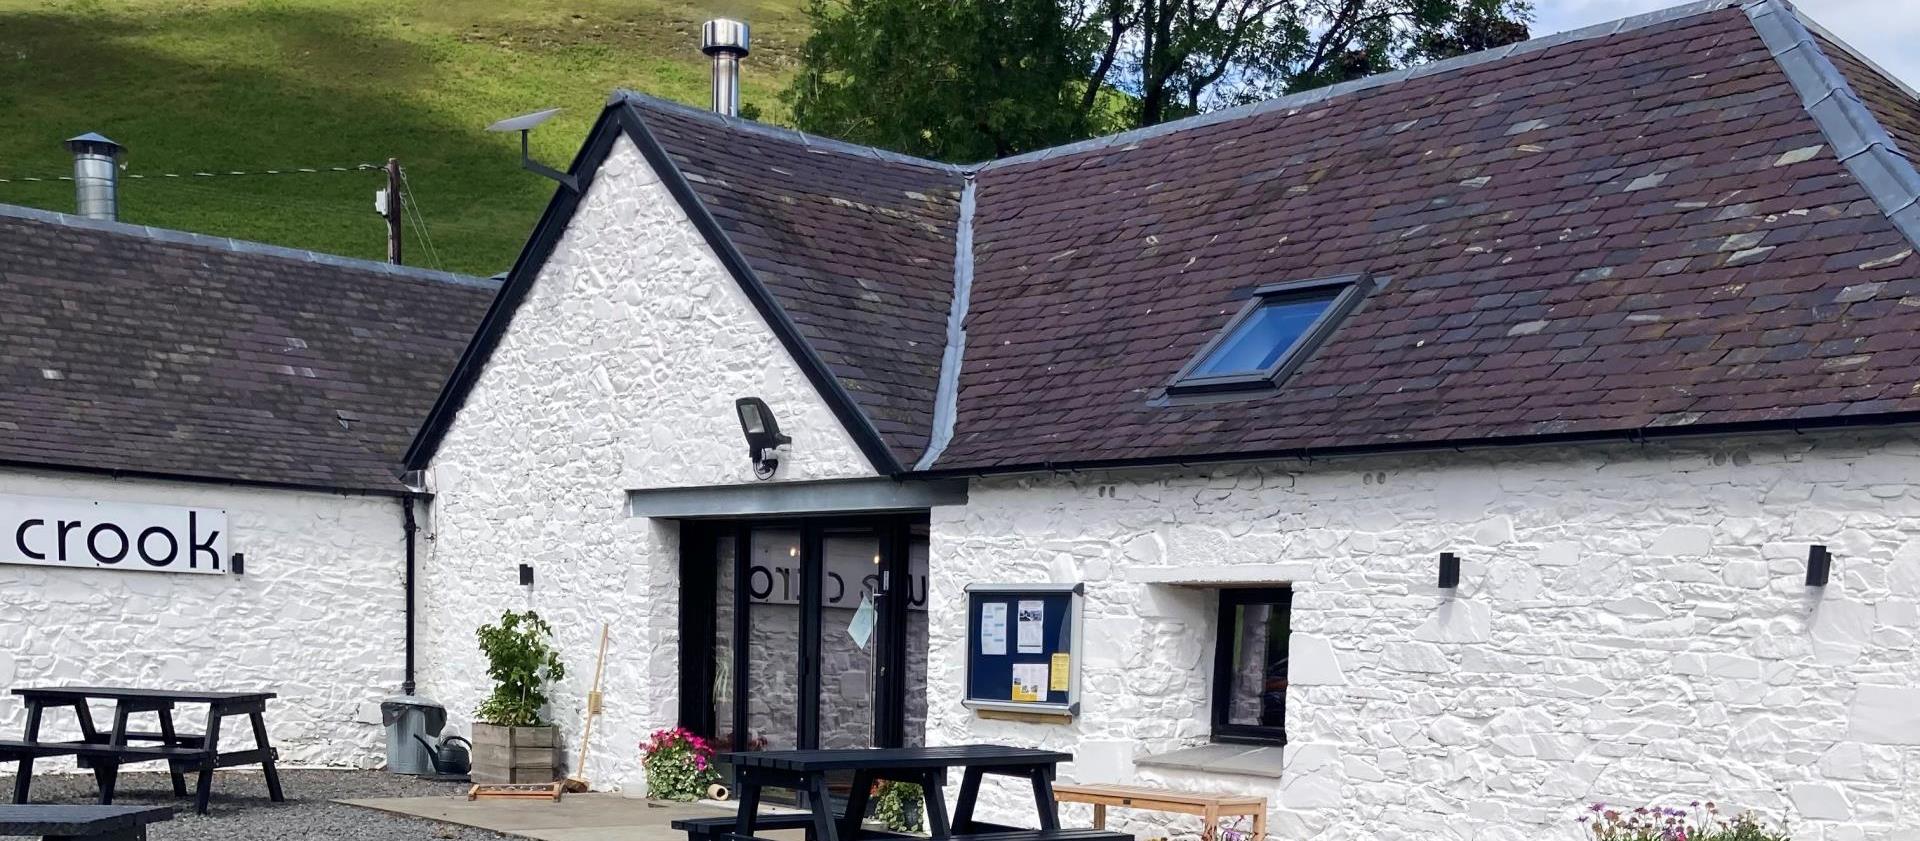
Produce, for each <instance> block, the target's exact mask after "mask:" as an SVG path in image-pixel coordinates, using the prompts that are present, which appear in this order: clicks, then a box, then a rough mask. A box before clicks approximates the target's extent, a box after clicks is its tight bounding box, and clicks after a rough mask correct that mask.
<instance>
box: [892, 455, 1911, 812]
mask: <svg viewBox="0 0 1920 841" xmlns="http://www.w3.org/2000/svg"><path fill="white" fill-rule="evenodd" d="M1916 476H1920V442H1917V441H1916V439H1915V438H1914V437H1913V436H1910V435H1884V436H1851V435H1845V436H1843V435H1818V436H1815V435H1808V436H1804V437H1795V438H1790V439H1787V438H1773V439H1745V440H1735V441H1726V442H1721V444H1719V445H1717V446H1713V445H1705V444H1698V445H1662V446H1644V447H1626V446H1621V447H1593V448H1584V449H1526V450H1512V451H1508V452H1505V453H1485V454H1455V455H1447V456H1407V457H1397V458H1378V459H1366V460H1340V461H1328V462H1321V463H1318V464H1311V465H1307V464H1289V465H1280V466H1271V467H1261V468H1257V469H1256V468H1246V467H1241V468H1221V469H1218V470H1211V471H1203V472H1195V471H1185V472H1180V473H1174V472H1171V471H1165V472H1160V473H1151V472H1136V473H1129V474H1105V475H1092V474H1089V475H1076V476H1071V477H1056V478H1025V479H1011V478H1008V479H993V480H981V481H976V482H975V484H974V487H973V490H972V495H971V498H970V501H969V504H968V505H967V506H966V507H964V508H951V509H944V508H943V509H935V511H934V513H933V547H932V552H933V558H934V560H933V576H932V579H933V582H934V586H935V588H936V591H935V594H934V598H933V608H934V612H933V615H932V626H933V640H932V646H933V650H932V653H931V662H932V668H933V673H932V678H931V686H930V689H929V692H930V694H931V696H932V698H933V702H932V710H931V712H930V716H931V724H930V741H932V742H935V743H964V742H973V741H982V740H985V741H1005V742H1012V743H1020V744H1038V745H1047V746H1055V747H1060V748H1066V749H1069V750H1073V751H1075V752H1077V754H1078V755H1079V759H1080V761H1079V762H1077V763H1075V764H1074V765H1073V766H1070V767H1069V768H1067V769H1066V771H1065V773H1064V774H1063V778H1069V779H1078V780H1080V781H1103V782H1104V781H1145V782H1149V783H1153V784H1164V785H1170V786H1178V787H1184V788H1190V789H1202V790H1229V791H1247V792H1257V793H1260V794H1264V795H1265V796H1267V797H1268V798H1269V799H1270V801H1271V804H1272V807H1273V809H1272V811H1273V817H1274V820H1275V823H1274V824H1273V825H1272V831H1274V832H1276V833H1277V837H1280V838H1287V839H1303V838H1331V839H1345V838H1409V839H1414V838H1418V839H1432V838H1462V839H1464V838H1476V839H1521V838H1527V839H1532V838H1546V837H1566V838H1575V837H1579V834H1578V833H1577V832H1576V831H1575V829H1574V826H1573V824H1572V817H1573V815H1574V814H1575V813H1576V811H1577V810H1578V809H1579V808H1580V807H1581V806H1582V804H1585V803H1588V802H1590V801H1594V800H1602V801H1607V802H1609V803H1621V804H1627V805H1629V806H1631V805H1634V804H1636V803H1641V802H1645V801H1648V800H1652V799H1655V798H1659V799H1662V800H1664V801H1666V802H1668V803H1669V804H1670V805H1672V804H1678V805H1684V804H1686V803H1687V802H1688V801H1691V800H1694V799H1708V798H1712V799H1716V800H1718V801H1719V802H1720V803H1722V804H1730V805H1734V806H1740V807H1751V808H1757V809H1762V810H1765V811H1766V812H1768V813H1769V814H1771V815H1774V816H1776V817H1781V816H1784V817H1790V818H1791V820H1792V823H1793V825H1794V827H1795V828H1796V830H1795V831H1796V834H1795V837H1796V838H1799V839H1817V838H1825V839H1834V840H1835V841H1839V839H1894V838H1905V839H1911V838H1915V837H1920V836H1916V832H1920V830H1916V827H1920V661H1917V660H1916V657H1915V638H1916V633H1920V488H1917V486H1916V484H1915V481H1914V480H1915V477H1916ZM1812 543H1825V544H1827V545H1828V546H1830V547H1831V548H1832V551H1833V553H1834V556H1835V561H1834V573H1833V580H1832V584H1831V585H1830V586H1828V587H1827V588H1825V589H1824V590H1816V589H1809V588H1807V587H1806V586H1804V577H1805V566H1806V556H1807V548H1808V545H1809V544H1812ZM1441 551H1453V552H1457V553H1459V554H1460V555H1461V557H1462V558H1463V559H1464V561H1465V569H1464V573H1463V577H1462V582H1461V586H1460V588H1459V590H1458V592H1457V593H1456V594H1445V593H1443V592H1442V591H1440V590H1438V589H1437V588H1436V586H1435V583H1434V580H1435V576H1436V571H1437V556H1438V555H1439V553H1440V552H1441ZM1176 568H1179V569H1178V571H1175V569H1176ZM1167 578H1189V579H1192V578H1200V579H1222V580H1226V579H1235V578H1240V579H1245V580H1253V581H1291V582H1293V586H1294V588H1295V594H1294V597H1293V610H1294V614H1293V628H1294V636H1293V638H1292V645H1291V669H1290V671H1291V687H1290V689H1289V696H1288V703H1287V716H1288V730H1289V733H1290V738H1291V743H1290V744H1289V745H1288V747H1287V748H1286V759H1287V767H1286V769H1285V775H1284V777H1283V778H1282V779H1280V780H1277V781H1276V780H1271V779H1261V778H1256V777H1248V776H1236V775H1230V774H1219V773H1207V774H1202V773H1192V772H1172V771H1153V770H1150V769H1148V768H1145V767H1141V768H1134V767H1133V766H1132V764H1131V760H1132V759H1134V758H1138V757H1140V756H1144V755H1148V754H1154V753H1158V752H1163V751H1167V750H1171V749H1174V748H1179V747H1183V746H1190V745H1196V744H1200V743H1203V742H1205V741H1206V739H1207V735H1208V721H1207V715H1208V693H1209V683H1208V677H1209V672H1210V670H1211V663H1212V660H1211V656H1212V649H1213V643H1212V640H1213V630H1214V626H1213V623H1214V622H1215V621H1216V619H1215V616H1214V614H1215V613H1216V612H1217V611H1216V600H1215V594H1214V593H1213V592H1212V591H1209V590H1201V589H1194V588H1188V587H1180V586H1172V585H1168V584H1150V583H1143V582H1145V581H1148V580H1154V579H1159V580H1165V579H1167ZM1008 581H1011V582H1029V581H1084V582H1086V585H1087V596H1086V611H1087V618H1086V629H1087V636H1088V637H1089V638H1088V640H1087V641H1086V648H1085V661H1084V665H1085V669H1086V672H1085V676H1084V680H1085V684H1084V704H1085V711H1084V714H1083V715H1082V716H1081V717H1080V719H1079V720H1078V721H1077V722H1076V723H1075V724H1073V725H1071V726H1057V725H1038V724H1025V723H1013V722H1002V721H988V720H982V719H977V718H975V717H974V716H973V715H972V714H971V713H970V712H969V711H967V710H965V709H964V708H962V707H961V706H960V704H959V703H958V699H959V697H960V694H961V665H962V663H961V660H962V652H963V651H964V645H963V636H962V635H963V634H964V627H965V623H964V621H963V614H962V613H961V611H962V609H963V604H964V602H963V599H962V593H961V591H960V588H961V587H963V586H964V585H965V584H967V583H968V582H1008ZM991 796H992V798H993V800H992V803H993V805H994V807H995V808H994V809H993V810H991V811H992V812H993V813H997V814H999V815H1001V816H1003V817H1009V818H1011V817H1020V816H1023V815H1025V814H1026V813H1029V812H1030V811H1031V806H1030V805H1026V806H1025V808H1024V809H1021V808H1017V807H1016V804H1021V803H1022V801H1021V792H1020V791H1019V790H1018V789H1017V787H1014V786H1005V787H1002V788H1000V789H998V790H996V791H995V792H994V793H993V794H992V795H991ZM1030 802H1031V801H1030V800H1027V801H1025V803H1026V804H1030ZM1074 814H1075V815H1076V817H1077V818H1078V819H1081V820H1084V818H1085V815H1086V812H1085V810H1084V807H1081V808H1078V809H1076V810H1074ZM1126 815H1129V813H1126V812H1125V811H1117V812H1115V817H1116V818H1117V819H1122V820H1125V821H1127V822H1125V823H1122V824H1118V825H1119V826H1121V827H1124V828H1128V829H1133V830H1136V831H1138V832H1139V833H1141V834H1165V833H1166V832H1167V831H1169V829H1171V830H1172V831H1173V832H1175V833H1191V832H1193V831H1195V830H1196V829H1197V824H1195V823H1192V822H1181V821H1177V820H1176V821H1168V822H1161V821H1158V820H1152V819H1147V818H1144V817H1141V816H1139V815H1138V814H1137V813H1136V814H1134V815H1132V816H1131V817H1124V818H1123V817H1122V816H1126ZM1081 825H1084V824H1081Z"/></svg>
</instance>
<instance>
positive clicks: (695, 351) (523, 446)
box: [422, 138, 873, 790]
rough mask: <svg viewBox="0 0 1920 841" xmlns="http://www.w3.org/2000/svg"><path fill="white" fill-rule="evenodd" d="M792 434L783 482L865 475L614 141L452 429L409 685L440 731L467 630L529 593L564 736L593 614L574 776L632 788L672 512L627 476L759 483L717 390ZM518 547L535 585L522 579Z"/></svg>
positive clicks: (469, 695) (748, 312) (628, 150)
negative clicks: (590, 729) (600, 680)
mask: <svg viewBox="0 0 1920 841" xmlns="http://www.w3.org/2000/svg"><path fill="white" fill-rule="evenodd" d="M745 396H758V397H760V398H762V399H764V400H766V402H767V404H768V405H769V406H770V407H771V408H772V410H773V412H774V414H775V415H776V416H777V417H778V419H779V421H780V427H781V430H782V431H783V432H786V433H787V434H789V435H791V436H792V437H793V439H794V443H793V446H792V448H791V449H792V452H791V454H790V455H789V456H788V458H786V459H783V460H782V462H781V466H780V475H779V476H777V477H776V480H777V481H786V480H806V479H829V478H848V477H858V476H871V475H873V471H872V467H871V466H870V465H869V464H868V462H867V461H866V458H865V457H864V456H863V455H862V454H861V453H860V451H859V449H858V447H857V445H855V443H854V441H853V439H852V438H851V437H850V436H849V435H848V434H847V433H846V431H845V430H844V429H842V428H841V427H840V426H839V423H838V421H837V420H836V419H835V418H834V416H833V414H832V411H831V410H830V409H828V408H827V405H826V403H825V401H823V400H822V399H821V398H820V396H819V395H818V393H817V392H815V391H814V389H813V386H812V385H811V384H810V383H809V382H808V380H807V378H806V377H805V375H804V374H802V373H801V371H800V368H799V366H798V365H797V364H795V363H794V362H793V361H792V359H791V358H790V357H789V356H788V355H787V353H786V351H785V350H784V349H783V348H782V347H781V345H780V343H779V341H778V340H777V339H776V338H775V336H774V334H773V332H772V331H771V330H770V329H769V328H768V327H767V326H766V324H765V322H764V321H763V320H762V319H761V318H760V316H759V314H758V313H757V312H756V311H755V310H754V309H753V306H752V304H751V302H749V301H748V300H747V297H746V294H745V293H744V292H742V291H741V290H740V288H739V286H738V284H736V283H735V281H734V280H733V279H732V277H731V276H729V275H728V274H727V273H726V271H725V270H724V269H723V268H722V267H721V265H720V262H719V260H718V259H717V258H716V257H715V256H714V254H713V252H712V251H711V250H710V249H709V248H708V247H707V245H706V243H705V242H704V241H703V240H702V239H701V238H700V236H699V233H698V232H697V231H696V230H695V228H694V227H693V225H692V224H691V222H690V221H688V219H687V218H686V215H685V214H684V212H683V211H682V210H681V209H680V207H679V205H678V204H677V203H675V202H674V200H673V198H672V196H671V195H670V194H669V193H668V192H667V190H666V188H665V186H664V185H662V184H661V183H660V181H659V179H658V177H657V176H656V175H655V173H654V172H653V171H652V169H651V168H650V167H648V166H647V164H646V162H645V160H644V159H643V158H642V157H641V155H640V153H639V150H638V149H637V148H635V147H634V146H633V144H632V143H631V142H630V141H628V140H626V139H625V138H622V139H620V140H619V141H618V143H617V145H616V147H615V149H614V150H613V152H612V153H611V154H610V155H609V157H608V159H607V161H606V163H605V165H604V166H603V167H602V169H601V171H600V174H599V176H598V177H597V178H595V180H594V182H593V185H592V186H591V187H590V188H589V190H588V192H587V196H586V198H585V200H584V201H583V203H582V206H581V209H580V211H579V213H578V214H576V216H575V218H574V221H573V224H572V225H571V226H570V227H569V228H568V231H567V233H566V234H565V236H564V237H563V238H562V240H561V242H560V244H559V246H558V247H557V248H556V249H555V250H554V254H553V256H552V258H551V259H550V260H549V261H548V263H547V265H546V267H545V269H544V270H543V271H542V272H541V274H540V276H539V277H538V278H537V279H536V280H535V282H534V284H533V286H532V289H531V290H530V291H529V293H528V295H527V298H526V300H525V301H524V302H523V303H522V305H521V306H520V308H519V310H518V312H517V313H516V314H515V316H514V319H513V324H512V326H511V328H509V329H508V330H507V332H506V334H505V335H504V336H503V337H502V338H501V340H500V344H499V346H498V347H497V348H496V350H495V351H494V354H493V357H492V359H491V360H490V362H489V363H488V365H487V366H486V369H485V370H484V371H483V372H482V373H481V375H480V377H479V379H478V381H477V382H476V384H475V386H474V388H473V390H472V392H471V393H470V394H469V396H468V397H467V401H466V404H465V405H464V406H463V407H462V409H461V411H460V413H459V415H458V417H457V418H456V419H455V421H454V422H453V424H452V425H451V427H450V428H449V430H448V432H447V435H446V438H445V440H444V441H443V442H442V443H441V445H440V448H439V451H438V453H437V454H436V456H435V458H434V461H433V464H432V482H433V486H434V489H435V491H436V493H437V496H436V498H435V500H434V502H433V506H432V520H431V523H430V528H431V529H432V530H433V532H434V534H435V540H434V541H433V546H434V549H433V552H432V554H431V558H430V559H429V560H428V561H427V563H426V565H425V572H424V590H423V594H424V595H423V598H424V601H423V604H424V605H426V609H425V613H424V618H425V624H424V627H423V636H422V639H423V647H422V652H423V654H422V657H423V664H424V666H423V671H422V681H423V683H422V686H423V691H424V692H426V693H428V694H430V695H433V696H434V697H436V698H437V699H438V700H440V701H442V702H444V703H446V704H447V706H448V708H449V713H450V715H451V716H452V717H453V719H454V723H455V727H456V729H460V730H465V729H466V727H467V726H468V724H469V719H470V713H471V712H472V710H473V708H474V707H475V706H477V705H478V704H479V702H480V701H481V700H482V699H483V698H484V697H485V694H486V692H487V691H488V689H489V688H490V684H489V683H488V681H487V678H486V673H485V663H484V661H483V660H482V659H481V657H480V654H479V651H478V648H477V647H476V644H475V641H474V630H475V629H476V628H478V627H479V626H480V625H482V624H484V623H486V622H489V621H492V620H494V619H497V618H498V617H499V615H500V612H501V611H502V610H504V609H507V608H512V609H525V608H533V609H536V610H538V611H539V612H540V613H541V615H542V616H544V617H546V618H547V619H548V620H550V621H551V622H552V623H553V624H554V625H555V627H556V629H557V631H558V642H559V645H560V647H561V650H562V652H563V654H564V656H565V658H566V662H567V665H568V667H569V668H570V669H571V670H572V671H571V674H570V675H569V676H568V678H567V679H566V681H565V682H564V683H563V684H561V685H560V686H559V688H558V690H557V692H556V693H555V697H556V699H557V704H556V707H557V708H556V709H554V710H553V711H552V712H553V717H554V719H555V720H556V721H557V723H558V724H559V725H560V726H561V728H562V737H563V739H564V740H565V741H566V743H567V744H568V748H567V752H568V753H569V754H571V753H572V752H573V751H574V749H575V748H574V747H573V746H574V745H576V744H577V739H578V738H579V734H580V727H579V721H580V707H581V705H582V704H583V699H584V697H585V695H586V692H587V690H588V688H589V685H590V683H591V681H592V676H593V654H594V646H595V644H596V641H597V639H598V635H599V629H600V623H601V622H603V621H606V622H611V623H613V642H612V645H611V648H610V650H609V653H608V658H607V660H608V662H607V674H606V678H605V687H604V691H605V697H606V715H605V717H604V719H603V720H602V722H601V723H600V724H598V725H596V726H595V730H594V734H595V741H596V743H597V746H596V747H595V748H593V750H592V753H591V756H590V760H589V762H588V767H587V769H586V770H587V776H588V778H589V779H591V780H593V781H594V783H595V785H596V786H598V787H601V788H608V787H625V788H629V789H633V790H639V789H641V787H642V780H643V775H642V773H641V770H640V755H639V752H638V749H637V744H638V743H639V742H640V741H641V740H642V739H643V738H644V737H645V735H646V733H647V732H648V731H649V730H651V729H652V728H655V727H659V726H663V725H667V724H671V723H672V722H673V721H674V719H675V717H676V712H677V710H676V708H675V704H676V697H677V686H676V684H677V680H678V676H677V672H676V662H677V660H676V658H677V653H678V652H677V644H678V629H677V627H676V623H677V621H678V618H677V607H676V602H677V599H678V594H677V586H678V579H679V575H678V569H677V565H678V562H679V561H678V559H679V554H678V553H679V546H678V527H677V526H675V525H673V524H671V523H665V524H663V523H657V522H654V521H650V520H642V519H633V518H629V517H628V516H627V514H626V511H625V503H626V492H627V491H628V490H632V489H639V488H661V487H685V486H700V485H724V484H743V483H750V482H754V481H755V479H754V477H753V473H752V467H751V464H750V462H749V461H748V459H747V454H746V444H745V442H744V440H743V439H742V438H741V435H740V428H739V425H738V421H737V420H736V418H735V414H734V404H733V401H734V400H735V399H736V398H739V397H745ZM523 562H525V563H531V564H533V566H534V568H535V583H534V585H533V586H532V587H531V588H523V587H521V586H519V584H518V578H517V574H516V572H517V567H518V565H519V564H520V563H523Z"/></svg>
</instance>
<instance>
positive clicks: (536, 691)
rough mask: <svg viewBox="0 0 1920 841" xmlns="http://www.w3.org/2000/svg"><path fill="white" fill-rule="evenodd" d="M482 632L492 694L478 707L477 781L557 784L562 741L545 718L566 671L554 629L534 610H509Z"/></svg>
mask: <svg viewBox="0 0 1920 841" xmlns="http://www.w3.org/2000/svg"><path fill="white" fill-rule="evenodd" d="M478 636H479V638H480V651H481V652H482V653H484V654H486V655H487V677H490V678H492V679H493V693H492V694H490V695H488V696H487V700H485V701H482V702H481V703H480V706H479V708H477V709H475V710H474V711H473V715H474V725H473V779H474V781H476V782H485V783H550V782H553V780H554V778H555V776H556V774H557V771H556V768H557V763H556V762H555V758H556V751H555V749H554V746H555V745H556V744H557V743H558V740H557V738H556V735H557V734H556V733H555V732H554V727H553V725H552V724H549V723H548V722H547V720H546V718H545V712H546V707H547V688H548V687H549V686H551V685H552V684H553V682H554V681H557V680H559V679H561V678H563V677H566V675H567V668H566V666H565V665H563V664H562V663H561V662H560V653H559V652H557V651H555V650H554V649H553V645H552V640H553V628H552V627H550V626H548V625H547V622H546V620H544V619H541V618H540V615H539V614H537V613H534V612H533V611H531V610H529V611H527V612H525V613H515V612H513V611H511V610H509V611H507V612H505V613H502V614H501V615H500V621H499V622H498V623H497V624H493V625H486V626H483V627H481V628H480V630H479V632H478Z"/></svg>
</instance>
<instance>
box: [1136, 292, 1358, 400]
mask: <svg viewBox="0 0 1920 841" xmlns="http://www.w3.org/2000/svg"><path fill="white" fill-rule="evenodd" d="M1358 280H1359V276H1358V275H1347V276H1345V277H1334V278H1322V279H1319V280H1304V281H1293V282H1288V283H1275V284H1270V285H1267V286H1262V287H1260V288H1258V289H1255V290H1254V291H1253V299H1252V300H1250V301H1248V302H1247V304H1246V306H1245V307H1242V308H1241V310H1240V312H1239V313H1238V314H1236V315H1235V316H1234V317H1233V319H1232V320H1231V321H1228V322H1227V326H1226V327H1224V328H1222V329H1221V331H1220V334H1219V335H1217V336H1215V337H1214V338H1213V340H1212V341H1210V342H1208V343H1207V345H1206V347H1203V348H1201V349H1200V353H1199V355H1197V356H1195V357H1194V359H1193V361H1191V362H1188V363H1187V366H1186V367H1185V368H1183V369H1181V371H1180V374H1179V375H1178V376H1176V377H1174V381H1173V384H1172V385H1171V386H1170V387H1169V391H1171V392H1174V393H1182V392H1200V391H1225V390H1240V389H1251V388H1268V387H1272V386H1274V385H1276V384H1278V383H1279V382H1280V381H1281V380H1283V379H1285V378H1286V376H1287V375H1288V374H1291V373H1293V370H1294V369H1295V368H1298V367H1300V365H1301V363H1304V362H1306V360H1307V357H1308V356H1309V355H1311V354H1312V353H1313V351H1314V349H1315V348H1317V347H1319V346H1320V343H1321V342H1323V341H1325V340H1326V338H1327V334H1329V333H1331V332H1333V328H1334V327H1335V326H1336V325H1338V324H1339V322H1340V319H1342V318H1345V317H1346V315H1347V313H1349V312H1351V311H1352V310H1353V307H1354V305H1355V304H1358V303H1359V300H1360V287H1359V284H1358V283H1357V281H1358Z"/></svg>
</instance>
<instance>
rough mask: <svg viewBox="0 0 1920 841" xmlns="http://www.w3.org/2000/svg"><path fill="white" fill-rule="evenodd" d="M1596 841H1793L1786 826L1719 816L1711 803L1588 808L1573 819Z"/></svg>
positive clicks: (1749, 817) (1747, 816) (1748, 816)
mask: <svg viewBox="0 0 1920 841" xmlns="http://www.w3.org/2000/svg"><path fill="white" fill-rule="evenodd" d="M1575 820H1576V821H1577V822H1578V823H1579V824H1580V825H1581V826H1583V827H1585V828H1586V830H1587V831H1588V832H1589V833H1591V834H1592V836H1593V838H1594V840H1595V841H1793V836H1792V835H1791V834H1789V833H1788V832H1787V828H1786V826H1785V825H1781V826H1778V827H1775V826H1773V825H1770V824H1768V823H1766V822H1764V821H1762V820H1761V819H1760V818H1759V817H1758V816H1756V815H1755V814H1753V813H1752V812H1742V813H1740V814H1738V815H1735V816H1733V817H1730V818H1729V817H1727V816H1725V815H1722V814H1721V813H1720V807H1719V806H1718V805H1717V804H1715V803H1713V802H1712V801H1707V802H1706V803H1701V802H1699V801H1694V802H1693V803H1690V804H1688V806H1687V808H1685V809H1679V808H1672V807H1667V806H1640V807H1636V808H1634V809H1630V810H1629V809H1613V808H1608V806H1607V804H1605V803H1595V804H1593V805H1591V806H1588V807H1587V808H1586V809H1585V810H1583V813H1582V814H1581V815H1580V816H1579V817H1578V818H1576V819H1575Z"/></svg>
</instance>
